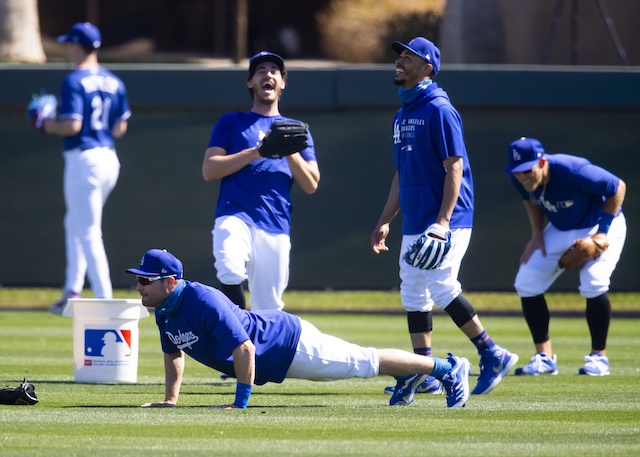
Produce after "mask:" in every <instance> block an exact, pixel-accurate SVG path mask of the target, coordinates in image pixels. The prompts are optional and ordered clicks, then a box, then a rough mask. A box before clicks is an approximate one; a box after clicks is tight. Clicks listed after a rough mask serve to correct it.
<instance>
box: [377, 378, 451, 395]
mask: <svg viewBox="0 0 640 457" xmlns="http://www.w3.org/2000/svg"><path fill="white" fill-rule="evenodd" d="M395 391H396V386H388V387H385V388H384V393H385V394H387V395H393V393H394V392H395ZM415 393H417V394H432V395H442V383H441V382H440V380H438V379H436V378H434V377H433V376H429V377H427V379H425V381H424V382H423V383H422V384H420V385H419V386H418V389H417V390H416V392H415Z"/></svg>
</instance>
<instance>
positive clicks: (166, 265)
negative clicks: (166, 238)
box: [127, 249, 183, 279]
mask: <svg viewBox="0 0 640 457" xmlns="http://www.w3.org/2000/svg"><path fill="white" fill-rule="evenodd" d="M127 273H131V274H134V275H138V276H146V277H149V278H155V277H157V276H174V277H175V278H176V279H182V275H183V270H182V262H180V260H178V259H177V258H176V257H175V256H174V255H173V254H171V253H170V252H169V251H167V250H166V249H151V250H149V251H147V252H146V254H145V255H144V256H143V257H142V260H141V261H140V268H129V269H128V270H127Z"/></svg>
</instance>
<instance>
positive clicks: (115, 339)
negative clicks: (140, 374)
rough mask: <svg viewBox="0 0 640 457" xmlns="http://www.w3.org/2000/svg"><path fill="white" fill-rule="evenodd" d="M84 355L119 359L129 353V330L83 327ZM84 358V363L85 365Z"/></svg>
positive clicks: (127, 355)
mask: <svg viewBox="0 0 640 457" xmlns="http://www.w3.org/2000/svg"><path fill="white" fill-rule="evenodd" d="M84 355H85V356H88V357H102V358H104V359H109V360H121V359H122V358H124V357H129V356H130V355H131V330H126V329H125V330H123V329H109V330H104V329H99V330H98V329H96V330H94V329H85V331H84ZM86 362H87V361H86V360H85V365H86Z"/></svg>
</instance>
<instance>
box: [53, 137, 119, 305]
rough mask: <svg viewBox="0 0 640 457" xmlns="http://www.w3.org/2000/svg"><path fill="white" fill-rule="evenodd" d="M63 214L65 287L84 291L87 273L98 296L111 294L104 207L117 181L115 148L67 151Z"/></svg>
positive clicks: (117, 162)
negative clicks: (103, 231) (103, 217)
mask: <svg viewBox="0 0 640 457" xmlns="http://www.w3.org/2000/svg"><path fill="white" fill-rule="evenodd" d="M63 155H64V161H65V167H64V199H65V203H66V207H67V213H66V215H65V218H64V227H65V234H66V249H67V270H66V282H65V290H66V291H72V292H76V293H80V292H82V289H83V288H84V283H85V276H88V278H89V282H90V284H91V289H92V290H93V293H94V295H95V297H96V298H112V297H113V291H112V286H111V276H110V271H109V262H108V260H107V254H106V252H105V249H104V243H103V241H102V208H103V207H104V204H105V202H106V201H107V198H108V197H109V194H111V191H112V190H113V188H114V187H115V185H116V182H117V181H118V176H119V174H120V162H119V160H118V156H117V154H116V151H114V150H113V149H109V148H94V149H87V150H85V151H81V150H80V149H72V150H68V151H65V152H64V154H63Z"/></svg>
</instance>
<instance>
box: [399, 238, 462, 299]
mask: <svg viewBox="0 0 640 457" xmlns="http://www.w3.org/2000/svg"><path fill="white" fill-rule="evenodd" d="M420 236H422V233H420V234H417V235H403V237H402V246H401V247H400V259H399V261H398V262H399V264H400V280H401V283H400V297H401V299H402V306H404V308H405V309H406V310H407V312H415V311H419V312H427V311H431V310H432V309H433V305H434V304H435V305H436V306H437V307H438V308H445V307H447V305H449V303H451V302H452V301H453V300H454V299H455V298H456V297H457V296H458V295H460V293H462V286H461V285H460V282H459V281H458V273H459V272H460V265H461V264H462V259H463V258H464V255H465V253H466V252H467V248H468V247H469V242H470V241H471V229H470V228H464V229H454V230H452V231H451V249H450V250H449V252H448V253H447V255H446V256H445V258H444V259H443V260H442V264H441V265H440V267H438V268H436V269H434V270H421V269H420V268H416V267H414V266H411V265H409V264H408V263H407V262H406V261H405V260H404V259H403V258H402V257H403V256H404V254H405V252H407V249H409V245H411V243H413V242H414V241H415V240H416V239H418V238H419V237H420Z"/></svg>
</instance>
